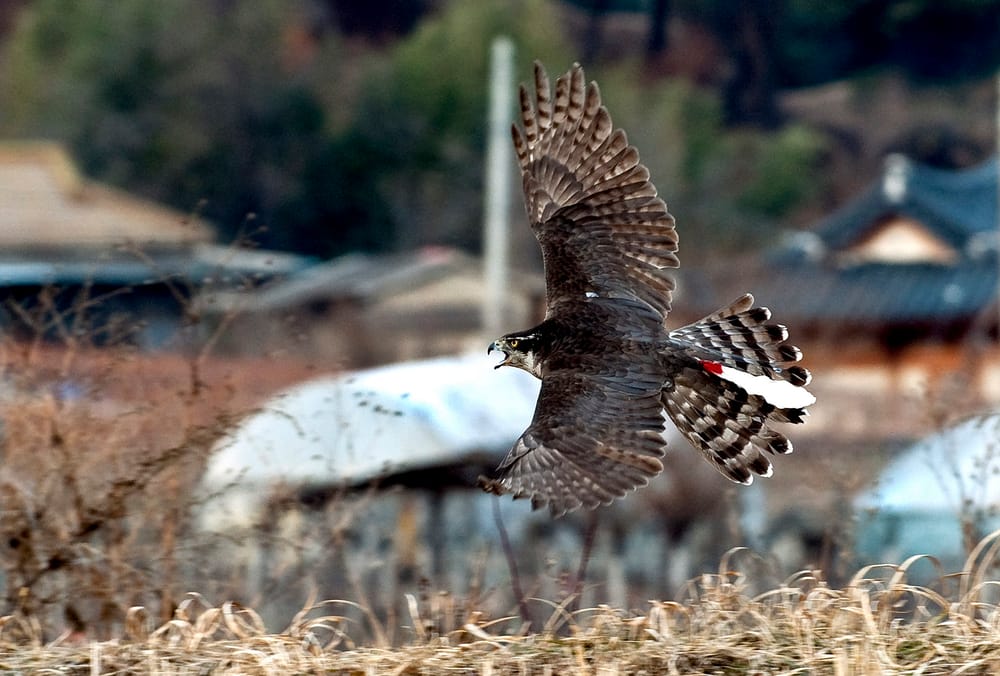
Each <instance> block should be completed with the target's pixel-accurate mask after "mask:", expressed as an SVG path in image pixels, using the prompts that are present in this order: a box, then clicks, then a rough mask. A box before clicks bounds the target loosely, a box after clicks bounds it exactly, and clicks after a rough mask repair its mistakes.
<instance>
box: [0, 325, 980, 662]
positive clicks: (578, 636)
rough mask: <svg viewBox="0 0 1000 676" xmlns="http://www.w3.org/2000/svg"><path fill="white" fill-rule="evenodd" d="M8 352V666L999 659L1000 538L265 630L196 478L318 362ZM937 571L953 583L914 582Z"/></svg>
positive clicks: (319, 611)
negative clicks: (217, 544) (218, 551)
mask: <svg viewBox="0 0 1000 676" xmlns="http://www.w3.org/2000/svg"><path fill="white" fill-rule="evenodd" d="M0 357H2V358H3V363H2V365H3V368H4V372H5V374H6V376H7V382H8V383H9V384H11V387H12V391H10V392H7V393H5V394H4V398H3V402H2V404H3V405H2V407H0V408H2V415H3V439H4V446H3V452H4V456H3V460H4V466H3V471H2V473H0V491H3V493H2V497H3V501H2V502H0V509H2V513H0V535H2V537H3V540H2V542H0V544H2V546H3V548H4V549H3V551H2V558H0V562H2V564H3V569H2V577H0V579H2V581H3V583H4V584H3V586H4V594H5V596H4V598H3V600H2V603H0V671H4V672H12V673H61V674H72V673H80V674H84V673H86V674H113V673H161V674H182V673H183V674H190V673H198V674H207V673H222V674H224V673H232V674H237V673H240V674H244V673H247V674H257V673H260V674H263V673H275V674H286V673H320V672H322V673H340V674H358V675H361V674H364V675H368V674H373V675H374V674H450V673H455V674H470V675H472V674H483V675H486V674H535V673H538V674H595V675H596V674H607V675H610V674H641V673H645V674H655V673H670V674H895V673H900V674H902V673H922V674H944V673H949V674H950V673H965V674H987V673H997V672H998V671H1000V584H998V583H997V581H996V579H995V573H996V565H995V564H996V560H997V557H998V552H1000V533H994V534H992V535H989V536H988V537H986V538H985V539H984V540H982V541H981V542H980V544H979V546H978V547H977V548H976V549H975V550H974V551H973V552H972V554H971V555H970V557H969V560H968V561H967V563H966V565H965V566H964V568H963V570H961V571H960V572H958V573H954V574H949V575H945V574H944V571H940V570H937V569H936V564H935V562H934V561H933V560H931V559H929V558H927V557H917V558H914V559H911V560H909V561H906V562H903V563H901V564H899V565H890V564H888V563H887V564H884V565H883V564H878V565H870V566H865V567H862V568H860V569H858V570H857V571H856V572H855V574H854V575H853V576H850V575H848V576H847V581H846V582H844V583H838V584H832V583H829V582H827V576H826V574H825V573H824V572H822V571H819V570H806V571H802V572H800V573H797V574H795V575H792V576H791V577H789V578H788V579H786V580H784V581H783V582H780V583H778V584H771V583H768V582H763V580H766V579H769V578H767V576H762V575H760V574H759V571H760V568H761V567H760V565H759V564H760V557H759V556H758V555H757V554H754V553H752V552H750V551H748V550H745V549H733V550H731V551H730V552H728V553H727V554H726V555H725V556H724V557H723V558H722V559H721V561H719V563H718V565H717V566H716V567H715V569H712V570H706V571H705V572H704V573H703V574H701V575H699V576H698V577H696V578H694V579H692V580H690V581H689V582H688V583H687V584H686V585H685V586H683V587H682V589H681V591H680V592H679V593H678V594H677V595H676V596H674V597H673V600H663V599H654V600H648V601H647V602H644V603H639V604H638V605H637V606H636V607H634V608H628V609H626V608H619V607H609V606H607V605H601V601H600V600H601V598H602V596H604V590H603V589H602V588H601V587H600V585H599V584H597V585H594V584H592V581H591V580H586V583H587V584H588V585H591V586H590V587H589V588H588V589H587V593H586V594H585V598H586V601H587V605H588V606H590V607H585V608H582V609H579V608H577V607H576V606H577V604H578V603H579V599H578V598H577V596H576V595H575V594H573V593H572V592H570V593H567V594H561V595H558V596H555V597H553V596H544V597H543V598H529V599H527V600H526V605H527V606H528V607H529V610H530V611H531V612H530V613H528V614H529V615H530V616H531V617H533V618H536V619H535V620H534V621H533V622H531V623H528V622H525V621H524V620H523V619H522V617H523V616H524V615H525V614H526V613H524V612H523V609H522V610H521V611H519V609H518V607H517V605H516V604H515V605H511V606H509V607H506V606H505V607H504V608H501V609H500V612H498V611H497V607H496V606H497V604H496V603H493V604H489V603H483V602H482V600H483V599H484V598H486V597H488V590H487V592H485V593H483V594H481V595H472V594H469V593H468V590H467V589H462V590H448V589H439V588H436V587H433V586H432V585H429V584H428V583H427V582H426V581H425V580H422V579H420V578H419V577H418V578H415V579H413V580H411V581H409V582H402V583H400V582H398V581H397V582H394V585H395V586H393V588H392V589H393V591H394V593H396V592H398V593H397V596H398V597H399V598H397V599H396V601H397V602H398V608H401V609H402V610H400V611H396V610H394V609H393V608H392V607H389V608H386V607H385V606H384V605H383V606H380V607H375V604H373V603H372V602H371V597H370V595H369V593H368V592H367V591H366V589H367V588H363V587H361V586H358V587H354V586H351V584H347V585H345V586H343V587H342V589H343V590H345V593H344V594H343V596H342V597H341V598H340V599H339V600H322V599H323V598H324V597H323V596H316V595H314V596H313V597H312V600H310V601H309V602H308V603H306V604H305V605H306V607H305V608H303V610H302V611H301V612H299V613H298V614H297V615H294V617H291V618H289V619H287V621H286V622H287V626H286V627H284V628H283V629H282V628H275V627H273V626H271V627H268V628H265V623H264V621H263V620H262V619H261V615H260V614H258V612H257V611H255V610H254V609H253V608H254V603H253V602H252V599H253V597H252V596H247V595H245V594H238V593H237V594H233V595H228V593H227V591H226V590H227V589H231V588H232V589H238V587H230V586H227V584H228V582H229V581H228V580H224V579H222V578H218V577H215V576H213V575H211V574H209V573H207V572H206V571H207V570H208V569H207V568H205V567H204V566H205V562H204V560H203V559H200V558H198V555H197V554H196V553H195V550H196V546H195V544H196V543H195V538H194V536H193V535H192V530H191V524H190V514H191V511H192V509H195V508H196V507H197V505H194V504H193V503H192V498H191V497H190V494H189V491H187V490H186V489H185V487H186V486H189V485H191V484H192V482H193V481H195V479H196V477H197V475H198V472H199V471H200V467H202V466H203V463H204V459H205V457H206V454H207V452H208V449H209V448H210V445H211V442H212V440H213V439H214V438H216V437H217V435H218V433H219V431H220V429H222V428H224V427H225V425H226V424H228V423H229V422H230V421H231V420H233V419H234V418H236V417H238V416H239V415H242V414H245V413H246V411H247V410H249V409H251V408H252V406H253V405H254V402H256V401H259V399H260V397H261V396H263V395H265V394H267V393H268V392H271V391H273V390H274V389H276V388H279V387H281V386H283V385H285V384H287V383H290V382H295V381H298V380H300V379H301V378H303V377H306V376H308V375H309V374H310V373H312V370H311V369H310V368H309V367H308V366H305V365H298V364H293V363H283V364H282V365H281V366H280V367H278V366H275V362H273V360H261V361H253V360H251V361H249V362H241V363H236V362H226V361H224V360H209V359H203V358H202V355H200V354H197V353H195V354H193V355H189V356H187V357H184V356H164V357H159V358H157V359H155V360H150V359H147V358H145V357H141V356H139V355H137V354H136V353H134V352H131V351H129V350H118V351H114V350H87V349H69V350H66V349H63V350H58V351H52V350H50V349H49V348H47V347H45V346H43V345H41V344H24V345H8V346H7V349H6V350H5V351H3V352H2V353H0ZM331 542H333V543H334V544H343V543H342V542H341V541H336V542H334V541H332V540H331ZM330 551H331V552H332V551H333V550H332V549H331V550H330ZM340 556H343V555H342V554H340ZM331 558H332V556H331ZM928 571H930V573H931V574H930V575H929V576H928ZM918 572H919V575H916V573H918ZM292 573H293V574H295V575H298V574H299V572H297V571H292ZM911 573H912V575H911ZM546 574H548V573H546ZM233 575H235V576H236V577H237V578H238V577H239V571H237V572H235V573H233ZM928 577H930V578H933V579H935V580H936V581H935V582H933V583H931V584H925V585H917V584H913V583H911V579H916V578H919V579H921V580H926V579H927V578H928ZM236 582H239V580H238V579H237V580H236ZM348 582H352V583H353V582H355V581H352V580H348ZM505 584H507V583H505ZM374 585H375V586H376V587H378V586H380V585H381V586H383V587H384V586H385V580H383V579H377V580H375V581H374ZM328 589H329V587H328ZM550 589H551V587H550ZM233 598H240V599H241V600H242V601H244V603H246V605H241V604H240V603H238V602H236V601H231V600H229V599H233Z"/></svg>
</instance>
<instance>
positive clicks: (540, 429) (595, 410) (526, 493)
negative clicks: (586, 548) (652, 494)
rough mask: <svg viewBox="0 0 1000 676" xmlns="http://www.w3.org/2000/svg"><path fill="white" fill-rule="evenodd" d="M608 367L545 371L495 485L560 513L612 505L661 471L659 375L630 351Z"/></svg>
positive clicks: (499, 488)
mask: <svg viewBox="0 0 1000 676" xmlns="http://www.w3.org/2000/svg"><path fill="white" fill-rule="evenodd" d="M606 366H607V367H608V368H606V369H605V370H604V371H603V372H602V373H601V374H600V375H592V374H588V373H586V372H585V370H580V369H565V370H557V371H554V372H552V373H549V374H547V375H546V376H545V379H544V380H543V381H542V389H541V392H539V395H538V403H537V405H536V407H535V416H534V418H533V420H532V421H531V425H529V426H528V429H527V430H525V432H524V434H523V435H521V438H520V439H518V440H517V443H515V444H514V447H513V448H512V449H511V450H510V452H509V453H508V454H507V457H506V458H505V459H504V461H503V462H502V463H501V464H500V467H499V468H498V473H499V474H498V479H497V480H496V481H494V482H491V487H490V488H489V489H490V490H493V491H494V492H500V493H512V494H513V495H514V497H525V498H530V499H531V502H532V505H533V506H534V507H536V508H537V507H543V506H546V505H548V507H549V509H550V510H551V512H552V514H553V515H554V516H560V515H562V514H565V513H566V512H569V511H572V510H574V509H577V508H579V507H587V508H594V507H597V506H598V505H606V504H608V503H610V502H611V501H612V500H614V499H615V498H620V497H622V496H624V495H625V493H626V492H627V491H629V490H632V489H634V488H638V487H639V486H645V485H646V483H647V482H648V481H649V478H650V477H652V476H655V475H656V474H658V473H659V472H660V471H661V470H662V469H663V465H662V463H661V462H660V460H659V459H660V458H661V457H662V456H663V452H664V441H663V437H662V432H663V425H664V418H663V414H662V405H661V404H660V383H659V379H657V378H655V377H653V376H652V375H651V374H650V375H643V374H641V373H639V372H637V371H638V367H636V365H635V364H631V363H630V362H629V361H628V360H627V359H625V358H624V357H623V358H622V359H620V360H619V362H618V363H611V364H607V365H606Z"/></svg>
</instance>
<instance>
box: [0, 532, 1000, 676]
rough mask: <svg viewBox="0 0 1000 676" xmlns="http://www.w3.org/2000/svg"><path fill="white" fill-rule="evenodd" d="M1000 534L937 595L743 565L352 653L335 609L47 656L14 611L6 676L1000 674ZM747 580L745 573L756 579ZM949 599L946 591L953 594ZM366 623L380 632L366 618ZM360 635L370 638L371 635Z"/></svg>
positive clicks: (29, 620)
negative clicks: (537, 620)
mask: <svg viewBox="0 0 1000 676" xmlns="http://www.w3.org/2000/svg"><path fill="white" fill-rule="evenodd" d="M998 550H1000V532H997V533H993V534H992V535H990V536H989V537H987V538H986V539H984V540H983V541H982V542H981V543H980V544H979V546H978V547H977V548H976V550H975V551H974V552H973V554H972V556H970V558H969V561H968V565H967V567H966V568H965V570H963V571H961V572H960V573H958V574H956V575H953V576H949V577H947V578H941V580H940V585H941V588H930V587H921V586H914V585H911V584H909V583H908V582H907V573H908V572H909V570H910V569H911V568H912V567H913V566H915V565H918V564H920V563H921V561H920V559H919V558H915V559H912V560H909V561H906V562H904V563H903V564H901V565H898V566H895V565H888V564H886V565H875V566H867V567H865V568H863V569H861V570H859V571H858V572H857V574H856V575H855V576H854V578H853V579H852V580H851V582H850V584H848V585H847V586H845V587H844V588H842V589H834V588H831V587H830V586H828V585H827V584H826V583H824V582H823V580H822V578H821V576H820V574H819V573H817V572H811V571H804V572H801V573H799V574H797V575H795V576H793V577H791V578H789V579H788V580H786V581H785V582H784V583H783V584H781V585H779V586H777V587H775V588H773V589H768V590H764V591H762V592H759V593H751V591H750V588H751V587H752V584H751V582H750V580H749V578H748V577H747V576H745V575H744V574H743V573H741V572H740V568H741V563H743V562H744V561H743V559H745V558H746V552H744V551H739V550H734V551H733V552H730V554H729V555H727V556H726V557H725V558H724V559H723V561H722V563H721V565H720V569H719V572H717V573H715V574H710V575H703V576H701V577H700V578H697V579H695V580H692V581H691V582H690V584H689V585H688V588H687V591H686V593H685V596H684V598H683V599H682V600H681V601H652V602H650V603H649V605H648V607H647V608H646V609H645V610H643V611H642V612H628V611H623V610H620V609H613V608H609V607H606V606H600V607H596V608H588V609H583V610H578V611H573V612H570V611H568V610H567V607H568V604H567V603H564V604H552V603H547V602H545V601H541V600H533V601H531V602H532V603H535V604H541V605H543V606H547V607H548V609H549V610H548V615H549V619H548V621H547V622H546V623H545V625H544V626H542V627H529V626H525V625H523V624H521V623H520V621H519V620H518V619H517V618H516V617H515V616H508V617H501V618H489V617H485V616H483V615H482V614H481V613H479V612H477V611H475V610H472V611H470V612H468V614H467V615H466V617H464V618H463V619H462V620H461V621H460V622H459V623H457V624H455V625H453V626H450V620H449V619H448V618H450V617H452V615H451V611H452V610H454V606H453V603H454V601H453V600H452V599H450V598H449V597H448V595H447V594H439V595H432V596H428V597H425V598H420V599H417V598H414V597H409V598H408V599H407V600H408V605H409V609H410V625H409V632H410V635H409V639H408V640H407V641H405V642H404V643H402V644H401V645H396V646H390V645H389V644H388V643H387V642H386V641H385V640H384V634H381V633H380V632H379V631H375V632H374V633H373V635H374V636H380V635H382V636H383V638H382V639H380V640H375V641H372V642H371V643H369V644H366V645H361V644H358V643H357V642H355V640H354V639H353V638H352V636H353V635H355V633H356V630H358V629H359V627H357V626H355V623H354V622H353V621H352V620H350V619H349V618H348V617H347V615H346V614H345V613H344V611H345V610H349V609H356V608H357V604H355V603H352V602H350V601H337V600H329V601H323V602H321V603H318V604H315V605H312V606H310V607H309V608H306V609H304V610H303V611H302V612H300V613H299V614H298V615H296V616H295V617H294V618H293V619H292V621H291V623H290V624H289V626H288V627H287V628H286V629H285V630H284V631H283V632H281V633H279V634H268V633H266V632H265V631H264V628H263V624H262V622H261V620H260V618H259V617H258V616H257V615H256V613H255V612H254V611H252V610H250V609H247V608H243V607H240V606H239V605H237V604H234V603H224V604H222V605H220V606H215V605H213V604H211V603H209V602H208V601H207V600H206V599H204V598H202V597H201V596H199V595H197V594H188V595H187V597H186V598H185V599H184V600H183V601H182V602H181V603H180V604H179V606H178V607H177V609H176V611H175V612H174V616H173V618H172V619H170V620H169V621H167V622H164V623H156V622H154V621H153V620H152V618H151V616H150V613H149V611H148V610H147V609H146V608H145V607H143V606H134V607H131V608H129V609H128V611H127V613H126V618H125V623H124V627H123V630H122V633H121V634H120V635H118V636H115V637H113V638H111V639H110V640H105V641H99V642H84V641H80V640H78V638H76V637H74V636H72V635H70V634H64V635H62V636H60V637H59V638H57V639H56V640H54V641H50V642H43V640H42V639H41V632H40V628H39V626H38V623H37V621H36V620H35V619H34V618H33V617H31V616H30V615H29V614H26V613H24V612H22V611H20V610H18V611H15V612H14V613H11V614H8V615H5V616H3V617H0V669H4V670H12V671H16V672H25V673H26V672H36V673H38V672H42V671H45V670H52V671H55V672H58V673H160V674H174V673H177V674H179V673H223V674H224V673H234V674H235V673H243V674H270V673H293V672H302V673H305V672H308V673H318V672H329V673H343V674H446V673H462V674H484V675H485V674H524V673H551V674H632V673H672V674H682V673H683V674H720V673H723V674H742V673H746V674H751V673H757V674H761V673H767V674H779V673H786V674H792V673H832V674H896V673H922V674H944V673H965V674H986V673H996V671H997V669H998V668H1000V605H998V603H997V599H998V598H1000V594H998V588H997V585H996V582H995V581H994V580H992V579H990V577H989V571H990V570H991V569H992V567H993V565H994V564H995V562H996V557H997V553H998ZM751 567H752V566H751ZM948 589H950V590H951V592H950V593H949V591H948ZM367 617H368V621H371V622H377V620H376V619H375V618H374V616H373V615H371V614H367ZM366 633H367V632H366Z"/></svg>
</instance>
